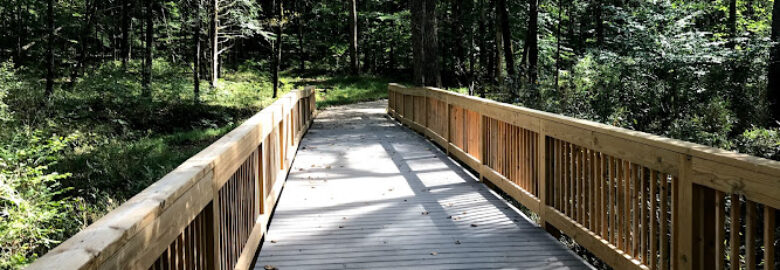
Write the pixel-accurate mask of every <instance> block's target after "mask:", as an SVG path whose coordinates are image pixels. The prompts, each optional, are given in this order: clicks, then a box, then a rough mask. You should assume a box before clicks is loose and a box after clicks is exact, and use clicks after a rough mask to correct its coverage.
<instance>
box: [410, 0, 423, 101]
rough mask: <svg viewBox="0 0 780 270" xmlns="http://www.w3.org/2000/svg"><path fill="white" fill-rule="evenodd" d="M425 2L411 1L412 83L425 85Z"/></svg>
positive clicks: (421, 0)
mask: <svg viewBox="0 0 780 270" xmlns="http://www.w3.org/2000/svg"><path fill="white" fill-rule="evenodd" d="M424 1H425V0H411V5H410V8H411V12H412V54H413V55H414V57H413V58H414V83H415V84H416V85H418V86H423V85H425V72H424V70H425V40H424V37H423V36H424V35H425V16H426V14H425V3H424Z"/></svg>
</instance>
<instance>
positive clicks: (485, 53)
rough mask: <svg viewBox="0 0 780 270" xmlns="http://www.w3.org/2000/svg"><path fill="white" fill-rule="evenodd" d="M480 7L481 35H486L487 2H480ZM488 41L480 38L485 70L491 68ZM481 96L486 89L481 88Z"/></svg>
mask: <svg viewBox="0 0 780 270" xmlns="http://www.w3.org/2000/svg"><path fill="white" fill-rule="evenodd" d="M478 1H479V6H478V7H477V8H478V9H479V34H480V35H484V34H485V33H487V26H486V25H485V20H486V19H485V1H486V0H478ZM487 46H488V45H487V39H486V38H484V36H483V38H480V39H479V65H480V69H482V70H485V69H486V68H489V67H490V64H489V63H488V58H489V57H488V51H489V50H488V49H487ZM479 96H480V97H483V98H484V97H485V87H480V88H479Z"/></svg>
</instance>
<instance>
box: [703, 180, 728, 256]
mask: <svg viewBox="0 0 780 270" xmlns="http://www.w3.org/2000/svg"><path fill="white" fill-rule="evenodd" d="M714 193H715V258H714V259H715V270H723V269H725V268H726V266H725V264H724V263H725V262H726V261H725V256H726V252H725V250H724V248H725V245H724V243H725V242H726V237H725V233H726V228H725V224H726V205H725V200H724V198H723V192H720V191H718V190H716V191H715V192H714ZM705 225H706V224H705ZM705 259H707V258H705Z"/></svg>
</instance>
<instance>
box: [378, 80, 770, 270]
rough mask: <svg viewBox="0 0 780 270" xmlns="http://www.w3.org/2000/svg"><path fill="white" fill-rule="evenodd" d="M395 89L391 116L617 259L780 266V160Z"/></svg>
mask: <svg viewBox="0 0 780 270" xmlns="http://www.w3.org/2000/svg"><path fill="white" fill-rule="evenodd" d="M388 90H389V108H388V113H389V114H390V115H391V116H393V117H395V118H396V119H398V120H399V121H400V122H401V123H403V124H405V125H408V126H409V127H411V128H412V129H414V130H416V131H418V132H420V133H422V134H424V135H426V136H427V137H429V138H431V140H432V141H434V142H435V143H437V144H439V145H440V146H442V147H443V148H444V149H446V150H447V152H448V153H449V154H450V155H452V156H453V157H455V158H457V159H459V160H460V161H461V162H463V163H465V164H466V165H468V166H469V167H471V168H472V169H474V170H475V171H476V172H478V173H479V174H480V178H481V179H486V180H488V181H490V182H491V183H493V184H494V185H495V186H496V187H498V188H499V189H501V190H502V191H504V192H505V193H507V194H508V195H509V196H511V197H512V198H513V199H515V200H517V201H518V202H520V203H521V204H523V205H524V206H526V207H528V208H529V209H530V210H531V211H533V212H534V213H536V214H538V215H539V218H540V223H541V225H542V226H543V227H545V228H547V229H548V230H549V231H551V232H563V233H565V234H566V235H568V236H570V237H571V238H573V239H574V240H575V241H576V242H577V243H579V244H580V245H582V246H583V247H585V248H586V249H588V250H589V251H590V252H591V253H593V254H594V255H595V256H596V257H598V258H599V259H601V260H602V261H604V262H605V263H607V264H609V265H610V266H612V267H613V268H615V269H726V268H730V269H740V268H743V269H756V268H764V269H777V267H776V266H775V251H776V250H775V249H776V247H775V246H776V243H777V240H776V238H775V231H776V230H777V229H778V227H777V224H776V223H775V220H776V214H775V213H776V211H777V209H778V208H780V162H777V161H771V160H766V159H761V158H757V157H753V156H749V155H743V154H737V153H733V152H728V151H724V150H719V149H715V148H711V147H706V146H702V145H698V144H693V143H688V142H683V141H679V140H674V139H669V138H664V137H660V136H655V135H651V134H647V133H642V132H636V131H630V130H626V129H622V128H617V127H613V126H608V125H603V124H598V123H594V122H590V121H584V120H578V119H574V118H569V117H564V116H560V115H556V114H551V113H545V112H541V111H536V110H531V109H527V108H522V107H517V106H512V105H507V104H503V103H498V102H494V101H490V100H486V99H481V98H475V97H470V96H464V95H460V94H456V93H452V92H447V91H442V90H438V89H433V88H406V87H403V86H400V85H396V84H391V85H390V86H389V89H388ZM727 225H728V226H727Z"/></svg>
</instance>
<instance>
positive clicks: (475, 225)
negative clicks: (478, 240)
mask: <svg viewBox="0 0 780 270" xmlns="http://www.w3.org/2000/svg"><path fill="white" fill-rule="evenodd" d="M477 226H479V225H477V224H476V223H471V227H477Z"/></svg>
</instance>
